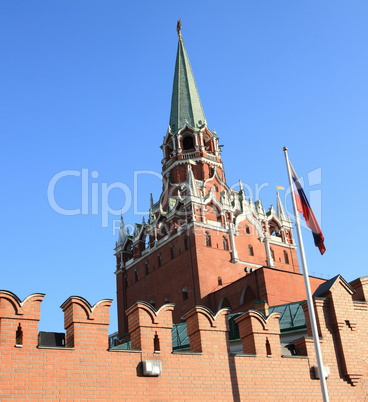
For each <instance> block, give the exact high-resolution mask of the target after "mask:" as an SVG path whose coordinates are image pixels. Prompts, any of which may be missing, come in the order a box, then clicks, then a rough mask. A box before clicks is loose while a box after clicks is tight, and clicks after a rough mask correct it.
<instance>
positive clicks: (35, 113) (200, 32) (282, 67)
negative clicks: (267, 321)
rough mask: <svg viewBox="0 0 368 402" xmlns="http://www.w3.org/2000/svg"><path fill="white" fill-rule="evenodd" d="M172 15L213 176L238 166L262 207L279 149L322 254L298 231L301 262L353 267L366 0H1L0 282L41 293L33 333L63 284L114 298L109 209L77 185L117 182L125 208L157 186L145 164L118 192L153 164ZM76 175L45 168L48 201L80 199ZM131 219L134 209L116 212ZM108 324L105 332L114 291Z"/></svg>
mask: <svg viewBox="0 0 368 402" xmlns="http://www.w3.org/2000/svg"><path fill="white" fill-rule="evenodd" d="M179 18H182V20H183V31H182V33H183V37H184V41H185V45H186V48H187V51H188V54H189V57H190V60H191V63H192V68H193V71H194V75H195V78H196V81H197V86H198V89H199V92H200V95H201V100H202V103H203V107H204V110H205V113H206V117H207V121H208V124H209V127H210V128H211V129H216V131H217V133H218V135H219V136H220V138H221V143H222V144H224V145H225V146H224V148H223V160H224V164H225V168H226V173H227V181H228V183H229V184H230V185H233V184H236V183H237V181H238V179H242V180H243V182H244V183H246V184H247V188H249V189H250V190H251V191H252V192H255V189H256V186H261V185H262V184H266V186H264V187H263V188H262V190H261V193H260V197H261V199H262V201H263V205H264V206H265V208H268V207H269V206H270V205H271V204H274V205H275V186H276V185H281V186H285V187H286V186H287V176H286V171H285V163H284V156H283V152H282V147H283V146H284V145H286V146H288V148H289V152H290V158H291V160H292V162H293V164H294V167H295V169H296V170H297V172H298V174H299V176H303V177H304V178H305V179H306V181H307V184H309V185H308V186H307V188H306V190H307V192H308V194H309V195H310V197H311V201H312V204H314V205H313V206H314V207H315V209H316V212H317V214H318V216H319V217H320V218H321V226H322V228H323V231H324V234H325V238H326V242H325V244H326V247H327V251H326V253H325V255H324V256H322V257H321V256H320V255H319V253H318V250H317V249H316V248H315V247H314V246H313V243H312V237H311V234H310V233H308V232H307V231H306V230H304V239H305V245H306V250H307V257H308V262H309V270H310V273H311V274H314V275H316V276H323V277H325V278H330V277H332V276H334V275H336V274H337V273H340V274H341V275H342V276H343V277H345V278H346V279H347V280H348V281H350V280H353V279H355V278H356V277H359V276H365V275H367V267H366V258H365V257H364V255H365V254H364V253H365V249H366V248H367V245H366V241H365V240H366V236H365V232H364V230H365V229H364V228H365V223H364V222H365V221H364V219H363V215H364V214H363V212H364V211H365V202H366V199H367V195H368V194H367V193H368V190H367V186H366V185H364V183H365V174H364V173H366V171H367V169H366V167H365V165H364V163H365V161H366V159H367V133H368V113H367V106H368V78H367V77H368V74H367V71H368V52H367V43H368V24H367V21H368V2H367V1H365V0H360V1H359V0H356V1H348V0H346V1H339V0H333V1H332V0H331V1H323V2H321V1H316V0H315V1H313V0H308V1H307V0H304V1H302V0H301V1H295V0H288V1H286V0H285V1H282V0H278V1H274V0H264V1H249V0H239V1H231V2H224V1H222V2H220V1H213V0H211V1H203V0H202V1H201V0H200V1H198V0H197V1H185V2H179V1H139V2H138V1H136V2H134V1H123V0H108V1H106V0H94V1H91V0H73V1H72V0H65V1H56V0H47V1H44V0H32V1H20V0H3V1H1V2H0V35H1V38H2V39H1V41H0V54H1V60H2V61H1V63H0V89H1V92H0V93H1V96H0V116H1V118H0V133H1V147H0V161H1V166H2V168H1V170H0V183H1V189H2V190H1V201H0V225H1V233H2V235H1V243H0V247H1V249H0V268H1V281H0V283H1V285H0V288H2V289H7V290H10V291H12V292H14V293H16V294H17V295H18V296H19V297H20V298H21V299H24V298H25V297H26V296H28V295H29V294H31V293H35V292H42V293H46V298H45V300H44V302H43V304H42V319H41V322H40V330H44V331H45V330H46V331H63V315H62V313H61V310H60V309H59V306H60V305H61V304H62V303H63V302H64V300H66V299H67V297H69V296H70V295H79V296H82V297H85V298H86V299H87V300H88V301H89V302H90V303H91V304H94V303H96V302H97V301H98V300H100V299H103V298H112V299H115V275H114V269H115V260H114V257H113V248H114V245H115V241H116V239H117V235H116V234H114V233H113V227H112V220H113V219H118V217H117V216H110V217H109V219H108V221H107V223H108V224H107V226H108V227H103V216H102V209H101V207H99V208H97V209H98V210H97V211H92V205H91V204H92V199H95V196H94V195H93V194H92V191H96V194H97V196H98V199H99V202H100V204H101V202H102V198H103V186H104V184H103V183H107V185H110V184H112V183H116V182H120V183H123V185H126V186H127V187H126V188H128V189H129V191H131V194H132V195H133V194H135V196H136V198H137V200H138V202H137V204H138V205H137V207H138V209H139V210H140V211H144V210H146V209H147V207H148V205H149V193H150V192H152V193H153V194H154V197H155V199H157V197H158V196H159V194H160V190H161V185H160V181H159V179H158V178H157V177H155V176H154V175H149V174H141V175H139V176H138V189H137V191H133V190H134V184H133V183H134V172H137V171H144V170H147V171H155V172H160V169H161V163H160V161H161V150H160V149H159V146H160V145H161V143H162V138H163V136H164V135H165V133H166V129H167V124H168V120H169V113H170V100H171V88H172V79H173V71H174V63H175V54H176V47H177V36H176V30H175V28H176V21H177V19H179ZM82 169H88V172H87V170H84V172H87V173H88V176H89V183H88V184H86V182H85V186H86V188H87V189H88V190H87V191H88V192H89V196H88V199H86V198H85V199H84V205H83V208H84V212H85V213H83V214H77V215H70V216H65V215H62V214H59V213H57V212H56V211H55V210H54V209H53V208H52V207H51V206H50V202H49V199H48V192H47V190H48V186H49V183H50V181H51V180H52V178H53V177H54V176H55V175H56V174H57V173H59V172H63V171H66V170H72V171H74V174H78V172H79V173H80V172H82ZM92 172H98V176H97V173H95V174H94V176H95V178H93V177H91V174H92ZM310 172H312V174H311V175H310V176H309V179H310V180H309V183H308V173H310ZM313 172H314V173H313ZM319 174H321V180H319ZM96 176H97V177H96ZM81 182H82V177H77V176H65V177H63V178H62V179H60V181H59V182H58V183H57V184H56V186H55V200H56V202H57V203H58V204H59V205H60V206H62V207H63V208H65V209H76V208H82V201H81V191H82V190H81V188H82V184H81ZM124 188H125V187H124ZM129 194H130V193H128V192H126V193H125V195H124V196H123V192H122V191H121V190H119V189H115V190H112V191H111V193H110V206H111V208H114V209H119V208H122V207H124V206H125V207H126V208H128V206H129ZM283 195H284V193H283ZM319 199H321V200H322V201H321V202H322V203H320V202H319ZM95 207H96V205H95ZM288 207H289V208H290V206H289V205H288ZM92 212H96V214H93V213H92ZM362 214H363V215H362ZM141 219H142V216H134V209H133V206H132V207H131V208H129V209H128V211H127V213H126V214H125V220H126V222H127V223H134V222H140V221H141ZM111 321H112V324H111V326H110V332H113V331H114V330H116V304H115V303H114V304H113V306H112V309H111Z"/></svg>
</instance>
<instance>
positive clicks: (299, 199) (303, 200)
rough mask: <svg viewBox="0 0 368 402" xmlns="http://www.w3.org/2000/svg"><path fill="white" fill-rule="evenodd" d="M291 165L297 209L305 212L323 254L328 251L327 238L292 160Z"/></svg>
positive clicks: (304, 214)
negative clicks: (325, 242)
mask: <svg viewBox="0 0 368 402" xmlns="http://www.w3.org/2000/svg"><path fill="white" fill-rule="evenodd" d="M289 165H290V172H291V177H292V180H293V186H294V188H293V191H294V195H295V201H296V207H297V210H298V212H300V213H301V214H303V216H304V219H305V222H306V223H307V226H308V227H309V229H310V230H311V231H312V233H313V238H314V244H315V245H316V247H318V249H319V251H320V253H321V254H323V253H324V252H325V251H326V247H325V245H324V241H325V238H324V236H323V233H322V230H321V228H320V227H319V224H318V222H317V219H316V217H315V216H314V213H313V211H312V208H311V207H310V205H309V201H308V199H307V196H306V195H305V193H304V190H303V187H302V185H301V184H300V181H299V179H298V176H297V175H296V173H295V170H294V168H293V165H292V164H291V163H290V162H289Z"/></svg>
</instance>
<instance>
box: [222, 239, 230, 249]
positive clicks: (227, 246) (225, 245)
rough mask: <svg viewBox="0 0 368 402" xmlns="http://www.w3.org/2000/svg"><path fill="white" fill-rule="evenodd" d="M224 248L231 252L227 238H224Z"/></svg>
mask: <svg viewBox="0 0 368 402" xmlns="http://www.w3.org/2000/svg"><path fill="white" fill-rule="evenodd" d="M222 246H223V248H224V250H229V243H228V242H227V238H226V237H225V236H224V237H223V238H222Z"/></svg>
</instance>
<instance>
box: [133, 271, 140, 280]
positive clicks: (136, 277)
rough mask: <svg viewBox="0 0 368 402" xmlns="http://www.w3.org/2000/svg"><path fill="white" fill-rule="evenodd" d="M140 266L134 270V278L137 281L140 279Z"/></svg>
mask: <svg viewBox="0 0 368 402" xmlns="http://www.w3.org/2000/svg"><path fill="white" fill-rule="evenodd" d="M138 279H139V278H138V268H136V269H135V270H134V280H135V281H136V282H137V281H138Z"/></svg>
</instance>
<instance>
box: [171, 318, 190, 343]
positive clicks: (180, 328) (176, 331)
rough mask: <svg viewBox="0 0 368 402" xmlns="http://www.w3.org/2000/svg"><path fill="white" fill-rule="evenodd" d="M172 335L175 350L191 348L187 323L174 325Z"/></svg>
mask: <svg viewBox="0 0 368 402" xmlns="http://www.w3.org/2000/svg"><path fill="white" fill-rule="evenodd" d="M171 334H172V341H173V349H174V350H178V349H187V348H189V337H188V333H187V324H186V322H181V323H179V324H174V326H173V329H172V331H171Z"/></svg>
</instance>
